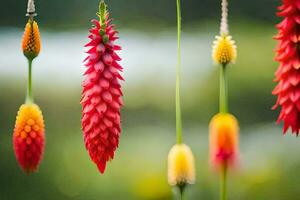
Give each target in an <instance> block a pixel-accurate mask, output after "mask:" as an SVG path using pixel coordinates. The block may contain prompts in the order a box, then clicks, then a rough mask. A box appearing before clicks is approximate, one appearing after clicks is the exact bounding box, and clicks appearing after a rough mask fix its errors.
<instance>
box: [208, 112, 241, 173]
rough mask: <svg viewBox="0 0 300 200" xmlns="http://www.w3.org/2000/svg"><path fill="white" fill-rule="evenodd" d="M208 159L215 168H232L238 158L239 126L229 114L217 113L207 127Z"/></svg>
mask: <svg viewBox="0 0 300 200" xmlns="http://www.w3.org/2000/svg"><path fill="white" fill-rule="evenodd" d="M209 130H210V135H209V140H210V159H211V162H212V164H213V165H214V166H215V167H217V168H224V167H226V168H227V167H228V166H233V165H234V164H235V163H236V161H237V157H238V152H239V150H238V142H239V125H238V121H237V119H236V118H235V117H234V116H233V115H231V114H227V113H226V114H225V113H219V114H217V115H215V116H214V117H213V119H212V120H211V122H210V125H209Z"/></svg>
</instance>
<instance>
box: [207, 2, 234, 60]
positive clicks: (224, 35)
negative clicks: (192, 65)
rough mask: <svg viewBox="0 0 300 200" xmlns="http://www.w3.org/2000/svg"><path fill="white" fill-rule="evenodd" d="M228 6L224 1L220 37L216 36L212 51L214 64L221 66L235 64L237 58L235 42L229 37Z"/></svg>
mask: <svg viewBox="0 0 300 200" xmlns="http://www.w3.org/2000/svg"><path fill="white" fill-rule="evenodd" d="M227 6H228V2H227V0H222V19H221V26H220V35H219V36H216V40H215V41H214V42H213V51H212V57H213V60H214V62H215V63H217V64H221V65H227V64H229V63H234V62H235V60H236V57H237V50H236V45H235V41H234V40H232V36H230V35H229V30H228V20H227V18H228V8H227Z"/></svg>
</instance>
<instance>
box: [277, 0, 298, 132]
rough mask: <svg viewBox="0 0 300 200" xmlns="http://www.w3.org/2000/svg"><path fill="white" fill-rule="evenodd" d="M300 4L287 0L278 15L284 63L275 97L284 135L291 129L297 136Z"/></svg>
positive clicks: (280, 57) (280, 59)
mask: <svg viewBox="0 0 300 200" xmlns="http://www.w3.org/2000/svg"><path fill="white" fill-rule="evenodd" d="M299 11H300V4H299V1H291V0H283V5H282V6H280V7H279V12H278V13H277V15H278V16H281V17H283V18H284V19H283V21H282V22H281V23H279V24H278V25H277V28H278V30H279V31H278V35H277V36H276V37H275V39H276V40H278V46H277V49H276V52H277V53H276V57H275V60H276V61H278V62H279V63H280V65H279V67H278V69H277V71H276V73H275V76H276V78H275V81H276V82H277V86H276V87H275V89H274V90H273V92H272V93H273V95H276V96H277V102H276V104H275V106H274V107H273V109H276V108H278V107H280V108H281V111H280V114H279V117H278V120H277V122H278V123H280V122H281V121H283V124H284V126H283V133H284V134H285V133H286V132H287V130H288V129H289V128H291V130H292V133H293V134H297V135H298V134H299V129H300V90H299V86H300V74H299V69H300V61H299V59H300V57H299V41H300V37H299V30H298V29H299V27H300V26H299V23H300V20H299V19H300V14H299Z"/></svg>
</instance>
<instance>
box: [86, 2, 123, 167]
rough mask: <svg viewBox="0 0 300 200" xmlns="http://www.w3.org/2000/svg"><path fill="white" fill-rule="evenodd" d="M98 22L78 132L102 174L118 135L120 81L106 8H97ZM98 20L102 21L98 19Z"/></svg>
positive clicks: (113, 33) (93, 32) (88, 60)
mask: <svg viewBox="0 0 300 200" xmlns="http://www.w3.org/2000/svg"><path fill="white" fill-rule="evenodd" d="M100 8H101V9H100V13H99V16H100V22H99V21H97V20H92V22H93V24H94V27H92V28H91V30H90V35H89V38H90V42H89V43H87V44H86V47H88V48H89V50H88V51H87V53H88V54H89V55H88V56H87V58H86V63H85V66H86V68H87V69H86V72H85V80H84V81H83V84H82V86H83V92H82V100H81V104H82V107H83V109H82V130H83V133H84V141H85V146H86V148H87V150H88V152H89V155H90V157H91V159H92V160H93V162H95V163H96V164H97V166H98V169H99V171H100V172H101V173H104V170H105V167H106V163H107V162H108V161H109V160H111V159H113V158H114V153H115V151H116V149H117V147H118V145H119V137H120V132H121V127H120V126H121V122H120V108H121V106H122V105H123V101H122V91H121V85H120V82H119V80H123V78H122V76H121V75H120V72H121V71H122V67H121V66H120V65H119V64H118V61H120V60H121V59H120V57H119V56H118V55H117V54H116V51H117V50H121V47H120V46H118V45H115V44H114V42H115V40H116V39H118V37H117V32H116V31H115V30H114V25H111V20H110V19H109V16H108V13H107V11H106V5H105V4H104V2H101V4H100ZM101 16H102V17H101Z"/></svg>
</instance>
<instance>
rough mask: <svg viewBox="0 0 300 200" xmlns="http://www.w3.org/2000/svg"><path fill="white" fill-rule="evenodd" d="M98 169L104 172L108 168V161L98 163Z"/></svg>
mask: <svg viewBox="0 0 300 200" xmlns="http://www.w3.org/2000/svg"><path fill="white" fill-rule="evenodd" d="M97 167H98V170H99V172H100V173H101V174H104V172H105V169H106V162H100V163H98V164H97Z"/></svg>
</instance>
